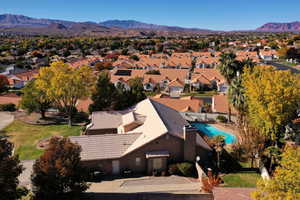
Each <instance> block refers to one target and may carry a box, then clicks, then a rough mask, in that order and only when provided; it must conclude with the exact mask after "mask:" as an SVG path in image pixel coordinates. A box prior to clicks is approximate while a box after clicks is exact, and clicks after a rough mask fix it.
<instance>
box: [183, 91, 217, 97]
mask: <svg viewBox="0 0 300 200" xmlns="http://www.w3.org/2000/svg"><path fill="white" fill-rule="evenodd" d="M217 94H218V92H217V91H215V90H213V91H200V92H189V93H184V94H182V95H181V96H193V97H212V96H214V95H217Z"/></svg>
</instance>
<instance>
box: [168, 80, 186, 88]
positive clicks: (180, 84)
mask: <svg viewBox="0 0 300 200" xmlns="http://www.w3.org/2000/svg"><path fill="white" fill-rule="evenodd" d="M168 86H169V87H183V86H184V82H182V81H181V80H179V78H176V79H174V80H172V81H171V82H170V83H169V84H168Z"/></svg>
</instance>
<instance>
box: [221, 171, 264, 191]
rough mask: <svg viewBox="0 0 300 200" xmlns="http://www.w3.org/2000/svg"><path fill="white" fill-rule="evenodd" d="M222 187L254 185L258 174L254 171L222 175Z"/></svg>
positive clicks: (258, 176)
mask: <svg viewBox="0 0 300 200" xmlns="http://www.w3.org/2000/svg"><path fill="white" fill-rule="evenodd" d="M222 178H223V180H224V182H225V184H224V187H256V182H257V180H258V179H259V178H260V174H258V173H256V172H238V173H230V174H227V175H225V176H224V177H222Z"/></svg>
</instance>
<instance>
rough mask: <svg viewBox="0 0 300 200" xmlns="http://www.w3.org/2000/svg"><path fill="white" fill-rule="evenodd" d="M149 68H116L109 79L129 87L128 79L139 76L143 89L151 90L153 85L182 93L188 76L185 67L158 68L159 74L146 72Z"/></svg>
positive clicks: (116, 83) (171, 91) (175, 93)
mask: <svg viewBox="0 0 300 200" xmlns="http://www.w3.org/2000/svg"><path fill="white" fill-rule="evenodd" d="M148 71H149V70H141V69H122V70H120V69H116V70H113V71H112V72H111V81H112V83H114V84H115V86H117V85H118V84H122V85H123V86H124V87H125V88H126V89H130V87H129V85H128V81H129V80H130V79H132V78H136V77H139V78H141V79H142V80H143V84H144V89H145V90H146V91H153V90H154V88H155V87H160V89H161V90H164V91H166V92H169V93H172V94H174V95H175V96H178V95H180V94H181V93H182V91H183V89H184V85H185V83H186V81H187V78H188V73H189V70H187V69H159V72H160V74H147V72H148Z"/></svg>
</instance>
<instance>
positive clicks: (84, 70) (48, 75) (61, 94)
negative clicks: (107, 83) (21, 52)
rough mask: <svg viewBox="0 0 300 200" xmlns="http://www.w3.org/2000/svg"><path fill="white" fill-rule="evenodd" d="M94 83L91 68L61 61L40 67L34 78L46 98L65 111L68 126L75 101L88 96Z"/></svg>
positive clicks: (70, 123) (70, 122)
mask: <svg viewBox="0 0 300 200" xmlns="http://www.w3.org/2000/svg"><path fill="white" fill-rule="evenodd" d="M94 84H95V76H94V75H93V71H92V70H91V68H89V67H87V66H82V67H80V68H73V67H71V66H69V65H68V64H65V63H63V62H54V63H52V64H51V65H50V67H43V68H41V69H40V71H39V75H38V77H37V80H36V85H37V87H38V88H39V89H40V90H42V91H45V93H46V96H47V98H49V100H51V101H52V102H54V103H55V104H56V105H57V106H58V107H60V108H62V109H63V110H64V111H65V112H66V114H67V115H68V121H69V125H70V126H71V125H72V113H73V109H74V107H75V106H76V103H77V101H78V100H79V99H82V98H85V97H87V96H89V95H90V93H91V89H92V88H93V86H94Z"/></svg>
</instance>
